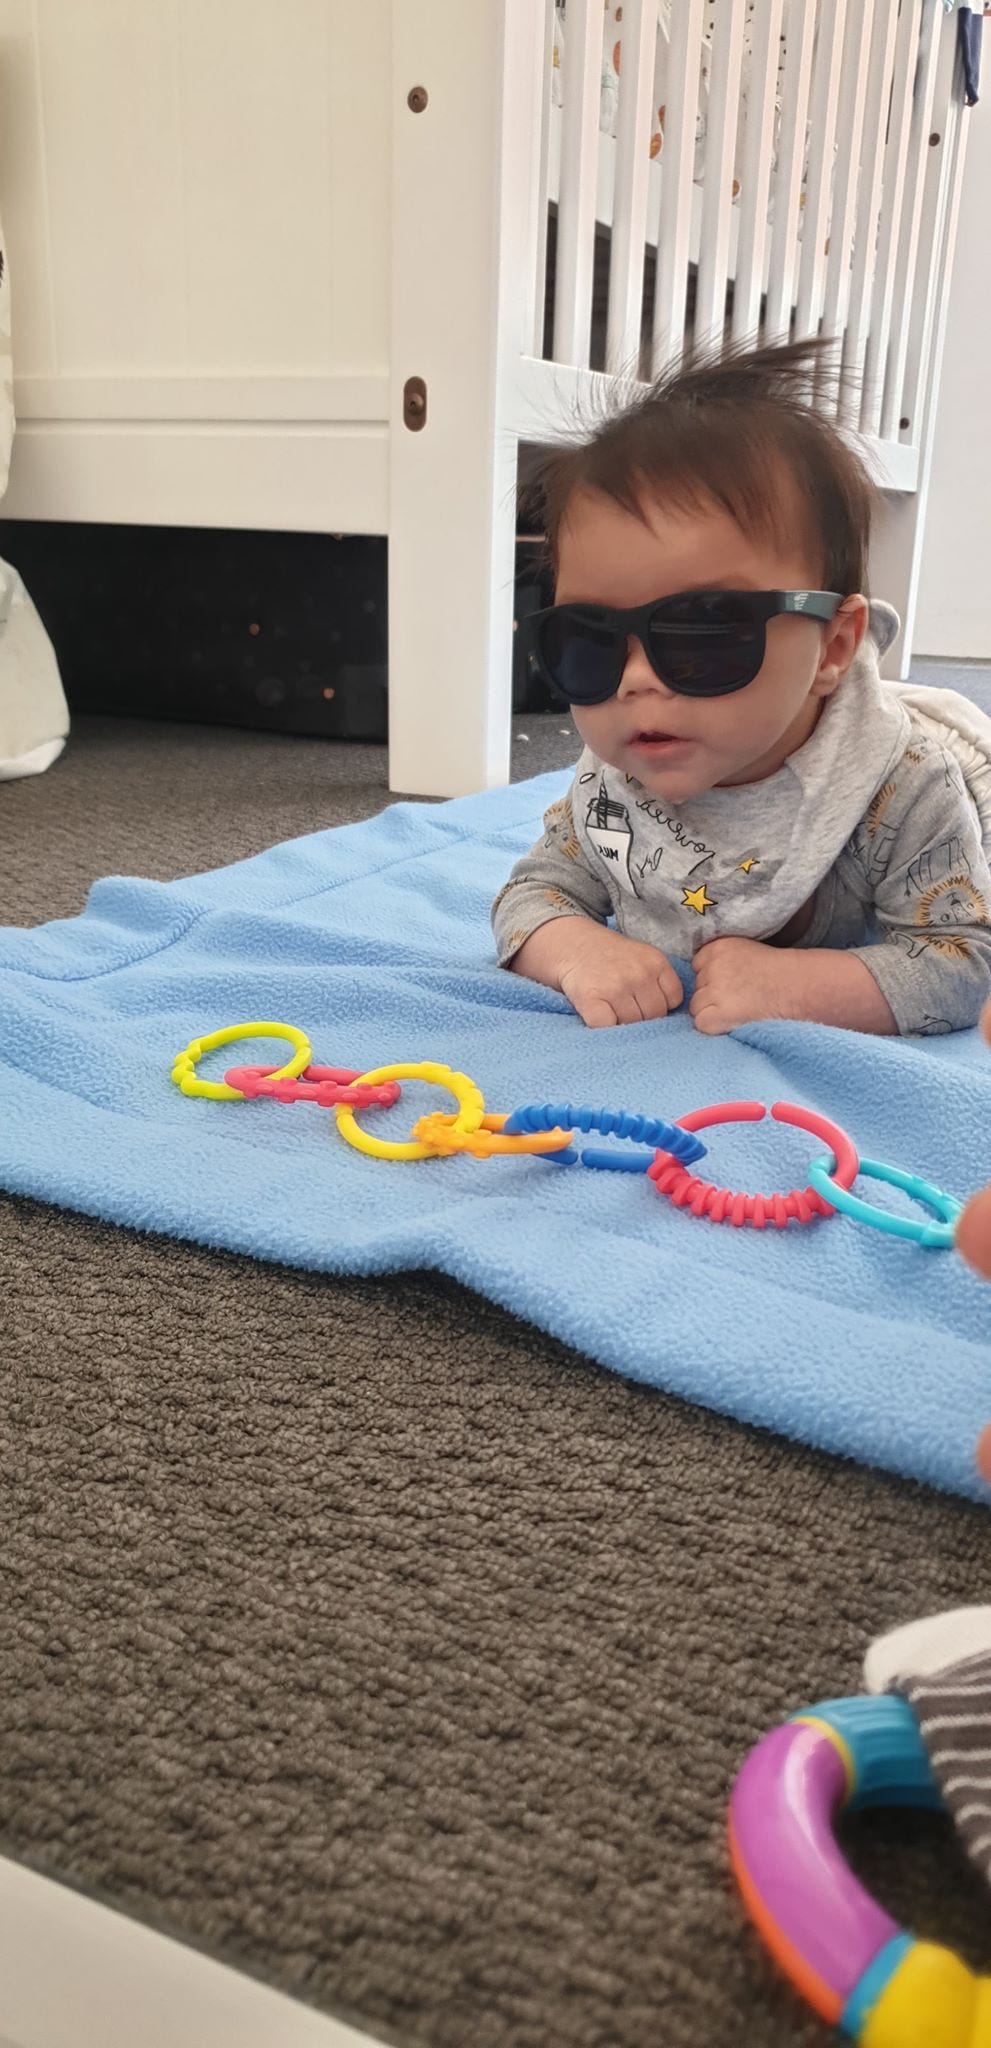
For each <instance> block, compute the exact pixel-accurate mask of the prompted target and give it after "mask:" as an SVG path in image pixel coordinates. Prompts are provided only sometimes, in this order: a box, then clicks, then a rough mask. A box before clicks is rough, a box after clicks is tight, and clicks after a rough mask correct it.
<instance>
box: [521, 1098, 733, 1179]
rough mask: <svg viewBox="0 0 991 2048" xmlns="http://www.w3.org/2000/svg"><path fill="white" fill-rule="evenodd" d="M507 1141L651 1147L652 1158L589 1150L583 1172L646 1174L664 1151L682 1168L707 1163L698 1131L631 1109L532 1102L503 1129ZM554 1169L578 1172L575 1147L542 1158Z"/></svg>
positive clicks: (584, 1156)
mask: <svg viewBox="0 0 991 2048" xmlns="http://www.w3.org/2000/svg"><path fill="white" fill-rule="evenodd" d="M503 1129H504V1132H505V1134H506V1135H507V1136H518V1135H519V1134H520V1133H521V1132H523V1131H553V1130H555V1129H561V1130H565V1131H569V1130H579V1131H601V1133H602V1136H603V1137H604V1138H630V1139H632V1141H633V1143H634V1144H635V1145H649V1146H650V1151H649V1152H611V1151H604V1150H603V1148H602V1146H601V1145H586V1146H585V1148H584V1150H583V1152H582V1154H581V1158H582V1164H583V1165H584V1166H594V1167H598V1168H601V1169H602V1170H603V1171H604V1172H607V1173H646V1171H647V1168H648V1166H653V1163H654V1154H655V1152H656V1151H657V1150H658V1148H659V1147H660V1149H661V1150H662V1151H664V1152H670V1153H671V1154H672V1155H673V1157H674V1158H675V1159H680V1161H681V1163H682V1165H683V1166H692V1165H694V1163H695V1161H696V1159H704V1158H705V1154H706V1147H705V1146H704V1145H703V1143H702V1140H701V1138H697V1137H696V1136H695V1134H694V1132H693V1131H683V1130H682V1129H681V1126H680V1125H679V1124H669V1123H666V1122H665V1121H664V1118H663V1117H654V1116H632V1115H631V1114H630V1112H629V1110H626V1109H583V1108H576V1106H575V1104H574V1103H571V1102H531V1103H528V1104H526V1105H525V1106H524V1107H522V1108H521V1109H514V1111H513V1113H512V1115H511V1116H510V1117H508V1118H507V1120H506V1123H505V1124H504V1126H503ZM542 1156H543V1157H546V1159H547V1160H548V1162H549V1163H550V1164H551V1165H552V1166H574V1164H575V1162H576V1160H577V1158H578V1153H577V1152H576V1151H575V1148H574V1146H573V1145H569V1146H568V1147H567V1149H566V1150H565V1151H562V1152H548V1153H546V1154H543V1155H542Z"/></svg>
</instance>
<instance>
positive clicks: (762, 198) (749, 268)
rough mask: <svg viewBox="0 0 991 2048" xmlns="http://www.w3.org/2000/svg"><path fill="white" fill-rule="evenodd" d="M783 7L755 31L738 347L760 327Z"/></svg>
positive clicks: (778, 1)
mask: <svg viewBox="0 0 991 2048" xmlns="http://www.w3.org/2000/svg"><path fill="white" fill-rule="evenodd" d="M783 4H784V0H763V4H762V5H761V6H760V7H758V8H757V10H756V19H755V22H754V28H753V47H752V51H751V60H750V87H749V91H748V94H747V114H746V128H745V132H744V138H743V154H742V158H741V170H740V188H741V196H742V204H741V208H740V233H739V239H738V241H737V254H736V279H735V284H734V289H733V339H734V341H751V340H754V341H755V340H756V338H757V334H758V330H759V327H760V302H761V296H762V293H763V288H764V265H765V259H766V250H767V240H768V219H767V210H768V191H769V185H770V177H771V161H772V157H773V154H774V128H775V97H776V94H777V86H778V60H779V56H780V51H781V17H782V9H783Z"/></svg>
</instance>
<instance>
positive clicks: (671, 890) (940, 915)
mask: <svg viewBox="0 0 991 2048" xmlns="http://www.w3.org/2000/svg"><path fill="white" fill-rule="evenodd" d="M937 694H938V693H936V692H932V693H929V699H930V701H932V700H935V699H936V697H937ZM810 898H811V899H812V900H813V909H812V918H811V923H810V925H809V927H808V929H807V931H806V932H805V934H804V936H803V937H802V939H801V940H800V941H799V944H800V945H801V946H802V947H822V946H825V947H841V948H843V949H844V950H846V951H850V952H854V953H855V954H856V955H857V957H858V959H861V960H863V962H864V964H865V966H866V967H867V968H868V969H869V970H870V972H871V974H872V975H873V976H874V978H875V980H876V982H877V984H878V986H879V988H880V989H881V992H882V994H883V995H884V996H885V997H886V999H887V1001H888V1003H889V1005H890V1008H891V1010H892V1013H893V1015H894V1018H895V1022H896V1024H897V1026H898V1029H899V1031H900V1032H903V1033H904V1032H923V1033H933V1032H941V1031H952V1030H959V1029H960V1028H962V1027H963V1026H965V1025H970V1024H973V1023H975V1022H976V1020H977V1017H978V1015H979V1013H980V1009H981V1006H982V1004H983V1002H984V1001H985V999H986V998H987V996H988V995H989V994H991V872H989V867H988V859H987V853H986V850H985V846H984V844H983V843H982V836H981V826H980V821H979V818H978V814H977V810H976V807H975V803H974V801H973V799H972V796H971V794H970V791H969V790H968V787H967V784H966V782H965V780H964V776H963V773H962V772H961V767H960V763H959V761H958V759H957V755H956V753H955V752H954V751H953V749H952V748H951V746H949V745H943V744H942V743H941V741H940V738H939V737H938V736H937V734H936V733H935V731H934V728H933V725H932V722H931V720H930V719H928V718H927V720H926V726H925V729H923V726H922V725H920V724H919V723H918V722H917V721H916V720H915V719H914V718H913V717H912V715H911V713H910V709H909V708H907V700H906V701H903V699H902V697H901V696H900V695H899V693H898V691H897V689H896V688H894V687H893V686H891V685H889V684H886V683H883V682H882V681H881V678H880V675H879V673H878V667H877V657H876V649H875V647H874V646H873V644H872V642H871V641H870V640H868V641H866V642H865V645H864V648H863V649H862V650H861V653H860V655H859V656H858V658H857V660H856V662H855V663H854V664H853V666H852V667H851V669H850V670H849V672H848V674H847V675H846V677H845V678H844V680H843V682H842V684H841V685H840V688H839V689H838V690H837V691H836V693H835V695H834V696H833V697H832V698H830V699H829V701H828V702H827V704H826V706H825V708H824V710H823V713H822V716H821V718H820V720H819V723H818V725H817V727H816V729H815V732H814V733H813V734H812V736H811V738H810V739H809V740H807V741H806V744H805V746H804V747H801V748H799V750H798V752H797V753H795V754H793V755H791V757H790V758H789V760H787V761H786V762H785V764H784V766H783V767H782V768H780V769H779V770H778V772H777V774H775V775H772V776H769V777H768V778H767V779H766V781H763V782H757V783H749V784H744V785H740V786H737V787H734V788H731V789H713V790H709V791H708V792H706V794H704V795H703V796H700V797H698V798H697V799H692V800H691V801H689V802H686V803H684V804H679V805H673V804H669V803H666V802H665V800H664V799H663V798H659V797H655V796H651V795H650V794H649V793H648V792H647V791H646V790H645V789H643V787H642V786H641V784H640V783H638V782H637V781H635V780H633V779H628V778H627V777H626V776H625V775H623V774H622V773H621V772H620V771H619V770H617V769H614V768H610V767H608V766H607V765H606V764H604V763H603V762H602V761H600V760H598V759H597V757H596V756H595V755H594V754H592V753H591V752H590V751H589V750H588V749H586V750H585V752H584V753H583V754H582V756H581V759H580V760H579V762H578V766H577V769H576V771H575V777H574V781H573V783H572V785H571V788H570V790H569V792H568V794H567V796H565V797H563V798H561V800H560V801H559V802H558V803H555V804H552V806H551V808H550V810H549V811H548V812H547V815H546V817H545V820H544V834H543V837H542V838H541V839H540V840H539V841H538V843H537V845H536V846H535V847H534V848H533V849H532V851H531V852H530V853H528V854H525V855H524V857H523V859H522V860H520V861H518V862H517V864H516V866H515V867H514V869H513V871H512V874H511V876H510V878H509V881H508V882H507V883H506V886H505V888H504V889H503V890H502V891H501V892H500V895H499V896H498V897H497V899H496V902H495V904H494V906H493V913H492V917H493V926H494V930H495V935H496V944H497V951H498V957H499V960H500V962H501V963H502V964H503V965H508V963H509V962H510V961H511V960H512V958H513V956H514V954H515V953H516V952H518V950H519V948H520V946H522V945H523V943H524V941H525V940H526V939H528V938H529V937H530V935H531V933H532V932H535V931H536V930H537V929H538V928H539V926H540V925H542V924H547V923H549V922H550V921H551V919H553V918H558V917H587V918H593V919H595V920H596V921H597V922H598V923H601V924H604V923H606V922H608V921H610V920H611V921H613V922H614V923H615V925H616V928H617V930H619V931H621V932H625V933H626V934H627V935H628V936H629V937H631V938H635V939H643V940H646V941H647V942H648V943H649V944H651V945H654V946H657V947H658V948H659V949H660V950H661V951H662V952H664V953H667V954H669V955H672V956H673V957H674V958H676V959H690V958H691V956H692V954H693V953H694V952H695V951H696V950H697V949H698V947H699V946H702V945H705V944H707V943H708V941H709V940H710V939H714V938H721V937H726V936H732V937H742V938H753V939H766V938H771V937H773V936H774V935H775V934H776V933H777V932H780V931H781V930H782V929H783V928H784V926H785V925H786V924H787V923H788V922H789V920H790V919H791V918H792V917H794V916H795V915H796V913H797V912H798V911H800V910H801V909H802V908H803V907H804V906H805V905H806V904H807V903H808V902H809V899H810Z"/></svg>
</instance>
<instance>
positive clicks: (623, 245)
mask: <svg viewBox="0 0 991 2048" xmlns="http://www.w3.org/2000/svg"><path fill="white" fill-rule="evenodd" d="M656 53H657V0H626V5H625V7H624V9H623V42H622V52H621V59H620V73H619V123H618V128H617V133H616V182H615V187H614V191H613V207H612V241H611V246H610V251H609V310H608V314H607V319H606V369H607V370H612V371H614V372H621V371H624V370H631V369H636V367H637V364H638V359H639V353H640V309H641V306H642V303H643V265H644V250H645V247H646V240H647V190H648V181H649V177H650V117H651V105H652V101H653V96H654V61H655V57H656Z"/></svg>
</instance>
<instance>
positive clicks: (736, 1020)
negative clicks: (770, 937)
mask: <svg viewBox="0 0 991 2048" xmlns="http://www.w3.org/2000/svg"><path fill="white" fill-rule="evenodd" d="M692 966H693V967H694V969H695V977H696V979H695V994H694V995H693V997H692V1000H691V1002H690V1004H689V1006H688V1007H689V1009H690V1011H691V1014H692V1016H693V1018H694V1020H695V1029H696V1031H704V1032H705V1033H706V1035H707V1036H709V1037H712V1038H715V1037H718V1036H719V1035H720V1033H721V1032H724V1031H735V1030H736V1028H737V1026H738V1025H740V1024H753V1023H756V1021H757V1019H758V1018H759V1017H787V1016H790V1015H791V1014H792V1012H791V1009H790V1007H789V1000H788V999H789V993H790V991H789V986H788V984H789V979H790V975H791V955H790V954H789V953H787V952H781V953H778V952H775V950H774V948H773V946H765V945H763V944H762V942H761V941H760V940H759V939H710V941H709V944H708V945H707V946H700V947H699V950H698V952H697V953H696V955H695V958H694V960H693V961H692Z"/></svg>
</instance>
